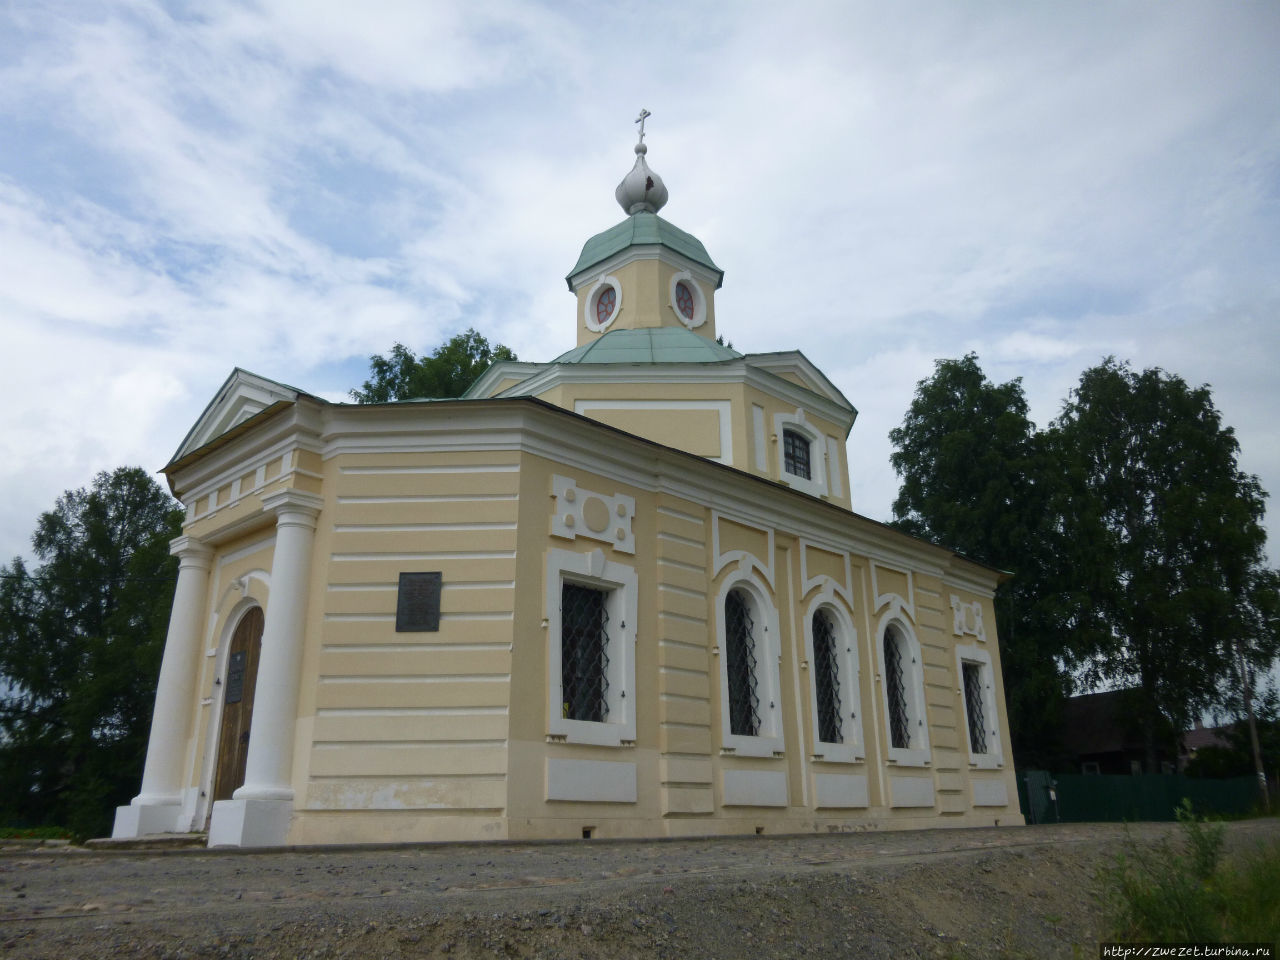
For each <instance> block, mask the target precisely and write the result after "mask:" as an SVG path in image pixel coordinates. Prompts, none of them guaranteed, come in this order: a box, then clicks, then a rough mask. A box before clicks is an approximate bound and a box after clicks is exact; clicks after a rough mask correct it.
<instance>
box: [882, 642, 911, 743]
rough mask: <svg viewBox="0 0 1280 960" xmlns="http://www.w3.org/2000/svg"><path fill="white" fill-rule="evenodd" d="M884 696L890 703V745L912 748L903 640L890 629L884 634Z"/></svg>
mask: <svg viewBox="0 0 1280 960" xmlns="http://www.w3.org/2000/svg"><path fill="white" fill-rule="evenodd" d="M884 694H885V697H886V698H887V699H888V701H889V745H890V746H892V747H894V748H896V749H898V750H908V749H910V748H911V718H910V716H909V715H908V713H907V681H906V671H905V670H904V669H903V665H902V640H901V637H900V636H899V634H898V631H897V630H895V629H894V628H893V627H890V628H889V629H888V630H886V631H885V632H884Z"/></svg>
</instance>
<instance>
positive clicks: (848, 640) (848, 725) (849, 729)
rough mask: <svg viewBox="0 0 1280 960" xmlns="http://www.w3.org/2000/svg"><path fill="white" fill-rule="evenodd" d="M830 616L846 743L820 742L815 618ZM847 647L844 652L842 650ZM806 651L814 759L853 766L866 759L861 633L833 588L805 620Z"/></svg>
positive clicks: (819, 598) (818, 598)
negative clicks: (814, 645) (835, 645)
mask: <svg viewBox="0 0 1280 960" xmlns="http://www.w3.org/2000/svg"><path fill="white" fill-rule="evenodd" d="M820 610H821V611H823V612H825V613H827V614H828V615H829V616H830V617H831V619H832V620H833V621H834V622H835V627H836V634H837V636H836V642H837V657H838V665H839V668H840V732H841V733H842V734H844V743H827V742H826V741H824V740H819V739H818V736H819V731H818V661H817V658H816V657H814V653H813V617H814V615H815V614H816V613H818V611H820ZM840 646H843V648H844V649H843V650H841V649H839V647H840ZM804 649H805V656H806V657H807V658H808V663H809V715H810V717H812V718H813V719H812V722H811V723H810V725H809V726H810V730H811V733H812V747H811V749H810V753H811V755H812V756H813V757H814V758H815V759H822V760H826V761H829V762H831V763H853V762H855V761H858V760H861V759H863V758H864V757H865V756H866V746H865V742H864V740H863V736H862V697H861V693H860V691H861V689H862V687H861V685H860V682H859V676H858V631H857V629H856V628H855V627H854V625H853V618H852V617H850V616H849V613H848V612H847V611H846V610H845V608H844V605H843V604H841V603H840V602H839V601H838V600H837V599H836V595H835V591H834V590H832V589H831V588H830V587H828V588H827V589H825V590H824V591H823V592H822V593H820V594H818V596H816V597H814V599H813V600H812V601H811V602H810V604H809V608H808V610H807V611H806V612H805V616H804Z"/></svg>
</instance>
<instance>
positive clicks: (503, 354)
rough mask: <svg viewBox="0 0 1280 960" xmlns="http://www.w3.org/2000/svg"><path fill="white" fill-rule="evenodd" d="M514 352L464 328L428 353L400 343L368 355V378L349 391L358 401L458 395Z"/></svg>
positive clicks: (352, 397)
mask: <svg viewBox="0 0 1280 960" xmlns="http://www.w3.org/2000/svg"><path fill="white" fill-rule="evenodd" d="M515 359H516V355H515V354H514V353H512V351H511V349H510V348H509V347H505V346H503V345H502V344H497V345H496V346H490V344H489V341H488V340H486V339H485V338H484V337H482V336H481V335H480V334H478V333H476V331H475V330H467V331H466V332H465V333H460V334H458V335H457V336H455V337H453V338H452V339H450V340H449V341H448V342H447V343H443V344H441V345H440V346H439V347H437V348H436V349H435V351H434V352H432V354H431V355H430V356H425V355H424V356H422V357H415V356H414V355H413V351H412V350H410V349H409V348H408V347H406V346H405V345H404V344H402V343H397V344H396V345H395V346H394V347H392V348H391V352H390V353H389V354H388V355H387V356H379V355H374V356H372V357H370V358H369V374H370V376H369V379H368V380H366V381H365V382H364V384H363V385H362V386H361V387H360V389H358V390H352V391H351V399H353V400H355V401H356V402H357V403H388V402H390V401H392V400H414V399H421V398H434V397H460V396H462V394H463V393H465V392H466V389H467V388H468V387H469V386H471V384H473V383H475V381H476V378H477V377H479V376H480V374H482V373H484V371H485V370H486V369H487V368H488V367H489V365H490V364H492V363H496V362H497V361H499V360H515Z"/></svg>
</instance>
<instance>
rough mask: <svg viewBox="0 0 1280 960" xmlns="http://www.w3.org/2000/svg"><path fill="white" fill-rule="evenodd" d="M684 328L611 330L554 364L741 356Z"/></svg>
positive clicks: (714, 359) (715, 359) (711, 359)
mask: <svg viewBox="0 0 1280 960" xmlns="http://www.w3.org/2000/svg"><path fill="white" fill-rule="evenodd" d="M741 356H742V354H740V353H739V352H738V351H737V350H734V349H732V348H730V347H725V346H721V345H720V344H718V343H716V342H715V341H714V340H708V339H707V338H706V337H701V336H699V335H698V334H696V333H694V332H693V331H692V330H686V329H684V328H683V327H645V328H644V329H642V330H611V331H609V332H608V333H606V334H605V335H604V336H602V337H598V338H597V339H595V340H592V341H591V342H590V343H586V344H583V345H582V346H580V347H575V348H574V349H573V350H570V351H569V352H568V353H562V354H560V356H558V357H556V358H555V359H554V360H552V361H551V362H552V363H720V362H722V361H725V360H737V359H738V358H739V357H741Z"/></svg>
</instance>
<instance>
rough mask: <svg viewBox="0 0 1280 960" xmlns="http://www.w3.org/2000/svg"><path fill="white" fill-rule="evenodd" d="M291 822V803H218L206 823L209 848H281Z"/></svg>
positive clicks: (225, 801) (289, 801) (238, 801)
mask: <svg viewBox="0 0 1280 960" xmlns="http://www.w3.org/2000/svg"><path fill="white" fill-rule="evenodd" d="M292 819H293V802H292V801H291V800H234V799H233V800H219V801H217V802H216V803H215V804H214V805H213V816H212V818H211V819H210V820H209V846H210V847H282V846H284V841H285V837H287V836H288V835H289V821H290V820H292Z"/></svg>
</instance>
